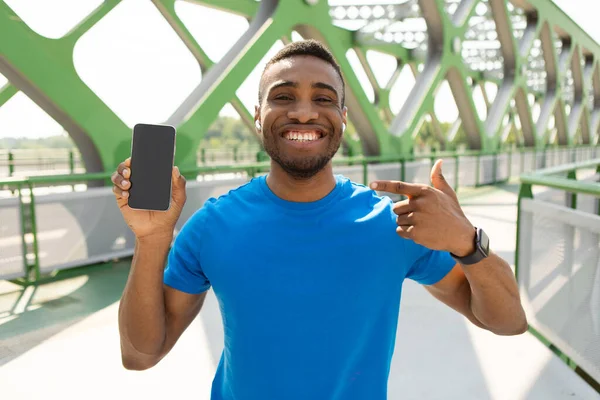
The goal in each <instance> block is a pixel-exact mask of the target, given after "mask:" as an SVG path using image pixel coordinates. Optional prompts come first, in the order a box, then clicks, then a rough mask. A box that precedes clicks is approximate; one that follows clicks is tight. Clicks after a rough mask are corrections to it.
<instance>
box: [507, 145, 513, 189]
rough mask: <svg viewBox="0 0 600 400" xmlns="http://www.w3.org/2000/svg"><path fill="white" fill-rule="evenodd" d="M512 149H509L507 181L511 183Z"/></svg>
mask: <svg viewBox="0 0 600 400" xmlns="http://www.w3.org/2000/svg"><path fill="white" fill-rule="evenodd" d="M511 174H512V148H510V149H508V177H507V180H509V181H510V177H511V176H512V175H511Z"/></svg>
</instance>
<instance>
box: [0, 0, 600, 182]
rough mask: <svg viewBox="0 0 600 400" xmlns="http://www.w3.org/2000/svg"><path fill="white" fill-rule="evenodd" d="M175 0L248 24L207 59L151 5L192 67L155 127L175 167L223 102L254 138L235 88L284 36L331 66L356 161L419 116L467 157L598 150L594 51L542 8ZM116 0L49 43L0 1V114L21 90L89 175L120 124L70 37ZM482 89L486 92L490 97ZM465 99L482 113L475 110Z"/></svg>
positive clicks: (519, 2) (110, 161)
mask: <svg viewBox="0 0 600 400" xmlns="http://www.w3.org/2000/svg"><path fill="white" fill-rule="evenodd" d="M178 1H183V0H178ZM187 2H189V3H196V4H199V5H202V6H206V7H212V8H216V9H219V10H221V11H226V12H230V13H233V14H236V15H239V16H243V17H245V18H246V19H247V20H248V21H249V28H248V30H247V31H246V32H245V33H244V34H243V35H242V36H241V37H240V39H239V40H238V41H237V43H235V45H234V46H233V47H232V48H231V49H229V51H228V52H227V54H226V55H225V56H224V57H222V58H221V59H220V60H218V61H217V62H213V60H211V59H210V58H209V57H208V56H207V54H206V52H205V51H204V50H203V48H202V47H201V46H200V45H199V43H198V41H197V40H195V38H194V36H193V35H192V34H191V33H190V30H188V27H187V26H186V25H185V24H184V22H183V21H182V19H181V18H180V17H181V16H180V15H178V14H177V12H176V0H153V1H152V3H153V5H154V6H155V7H156V8H157V9H158V10H159V11H160V13H161V14H162V16H163V17H164V18H165V20H166V21H167V22H168V24H169V25H170V26H171V27H172V29H173V31H174V32H175V33H176V34H177V35H178V36H179V38H180V39H181V40H182V41H183V43H184V44H185V46H186V47H187V48H188V49H189V51H190V52H191V54H192V55H193V56H194V58H195V59H196V60H197V62H198V64H199V66H200V69H201V71H202V80H201V82H200V84H199V85H198V86H197V87H196V88H195V89H194V90H193V91H191V94H190V95H189V96H188V97H187V98H186V99H185V101H184V102H183V103H182V104H181V105H180V106H179V107H178V108H177V110H176V111H175V112H174V113H173V114H172V115H171V117H170V118H168V120H166V121H164V122H166V123H170V124H172V125H174V126H176V127H177V130H178V139H177V140H178V142H177V149H178V150H177V161H176V162H177V163H178V165H181V166H183V167H191V166H195V165H196V150H197V148H198V145H199V143H200V142H201V140H202V139H203V137H204V134H205V132H206V131H207V130H208V128H209V127H210V126H211V124H212V123H213V122H214V121H215V119H216V118H217V117H218V115H219V112H220V111H221V109H222V108H223V107H224V106H225V105H226V104H228V103H229V104H231V105H232V106H233V107H234V108H235V110H236V111H237V112H238V113H239V114H240V116H241V119H242V120H243V121H244V122H245V123H246V124H247V125H248V127H249V128H250V129H252V130H253V131H254V128H253V123H252V114H251V113H250V111H249V110H248V109H247V108H246V107H245V106H244V105H243V104H242V102H241V100H240V99H239V98H238V97H237V95H236V90H237V89H238V88H239V87H240V85H241V84H242V83H243V82H244V81H245V79H246V78H247V76H248V74H249V73H250V72H251V71H252V70H253V69H254V68H255V67H256V66H257V64H258V63H259V62H260V61H261V59H262V58H263V57H264V56H265V54H266V53H267V52H268V51H269V49H270V48H271V47H272V46H273V45H274V43H276V42H277V41H278V40H282V41H283V42H284V43H288V42H290V41H291V40H292V39H291V37H292V36H291V35H292V32H294V31H295V32H297V33H299V34H300V35H301V36H302V37H303V38H315V39H318V40H321V41H323V42H324V43H326V45H327V46H328V47H329V48H330V49H331V51H332V52H333V54H334V56H335V57H336V58H337V60H338V61H339V63H340V65H341V68H342V72H343V74H344V76H345V79H346V82H347V96H346V97H347V105H348V107H349V119H350V122H351V124H352V127H353V128H354V129H353V131H354V132H356V134H354V135H352V134H348V135H347V138H346V139H347V140H346V144H347V145H349V146H350V148H352V149H355V154H356V153H362V154H363V155H365V156H372V155H384V156H385V155H390V156H393V155H402V154H410V153H411V152H412V151H413V144H414V141H415V138H416V135H418V134H419V131H420V127H421V125H422V124H423V121H426V120H427V121H429V122H430V123H431V126H432V127H433V131H434V135H435V137H436V138H437V140H438V141H439V144H440V148H445V149H451V148H453V144H454V143H455V138H456V134H457V132H459V130H461V129H462V131H464V133H465V134H466V138H467V142H468V146H469V148H471V149H475V150H483V151H494V150H497V149H498V148H499V147H500V146H502V144H503V143H504V142H505V140H506V138H507V136H508V133H509V132H510V130H511V129H516V130H517V132H518V133H519V134H518V136H519V137H518V142H519V144H520V145H522V146H526V147H533V148H543V147H547V146H548V145H575V144H598V137H599V134H598V131H599V127H600V66H599V60H600V47H599V46H598V44H597V43H596V42H594V41H593V40H592V38H591V37H590V36H589V35H587V34H586V33H585V32H584V31H583V30H582V29H581V28H580V27H579V26H577V25H576V24H575V23H574V22H573V21H572V20H571V19H570V18H569V17H568V16H567V15H565V14H564V13H563V12H562V11H561V10H560V9H559V8H558V7H557V6H555V5H554V4H553V3H552V2H551V1H550V0H528V1H525V0H511V1H510V2H508V3H507V2H506V1H504V0H462V1H460V0H445V1H444V0H406V1H398V2H396V3H397V4H380V5H378V4H365V5H335V4H342V2H338V3H335V4H334V5H330V4H329V3H328V2H327V1H325V0H285V1H283V0H263V1H261V2H257V1H253V0H203V1H201V0H188V1H187ZM119 3H120V1H117V0H105V1H104V2H103V3H102V4H101V5H100V6H99V7H98V8H96V9H95V10H94V11H93V12H92V13H91V14H90V15H88V16H87V17H86V18H85V19H83V21H81V22H80V23H79V24H78V25H77V26H76V27H75V28H74V29H72V30H71V31H70V32H68V33H67V34H66V35H64V36H63V37H61V38H58V39H54V38H47V37H44V36H42V35H40V34H38V33H36V32H35V31H34V30H32V29H31V28H30V27H29V26H28V25H27V24H26V23H25V22H24V21H23V20H22V19H21V18H20V17H19V15H18V14H17V13H16V12H15V11H14V10H13V9H11V8H10V7H9V5H8V4H7V3H6V2H3V1H0V73H2V74H3V75H4V76H5V77H6V78H7V79H8V83H7V84H6V85H5V86H4V87H2V88H0V106H1V105H2V104H4V103H6V102H7V101H8V100H9V99H10V98H11V97H12V96H13V95H15V94H16V93H17V92H18V91H22V92H23V93H24V94H26V95H27V96H28V97H29V98H30V99H32V100H33V101H34V102H35V103H36V104H37V105H38V106H40V107H41V108H42V109H43V110H44V111H46V113H48V114H49V115H50V116H51V117H53V118H54V119H55V120H56V121H57V122H58V123H59V124H60V125H62V126H63V127H64V128H65V130H66V131H67V132H68V133H69V134H70V135H71V137H72V138H73V140H74V142H75V143H76V145H77V146H78V148H79V150H80V152H81V154H82V158H83V160H84V162H85V165H86V168H87V170H88V172H99V171H107V170H112V169H113V168H114V167H115V165H116V164H117V163H118V162H119V161H121V160H122V159H124V158H125V157H127V156H128V155H129V152H130V140H131V129H130V128H129V127H128V126H127V125H126V124H125V123H124V122H123V121H122V120H121V119H120V118H119V117H118V116H117V115H116V114H115V112H113V110H111V108H110V107H109V106H107V104H105V103H104V102H103V101H102V100H101V99H100V97H99V96H98V95H97V94H96V93H95V92H94V91H93V90H92V89H91V88H90V87H88V85H86V83H85V82H84V81H83V80H82V79H81V78H80V76H79V75H78V74H77V72H76V70H75V66H74V62H73V52H74V47H75V46H76V44H77V42H78V41H79V40H80V39H81V37H82V36H83V35H84V34H86V32H88V31H89V30H90V29H92V28H93V27H94V25H95V24H96V23H98V22H99V21H100V20H102V19H103V18H105V17H106V16H107V15H108V14H109V13H111V12H112V11H113V9H114V8H115V7H116V6H117V5H118V4H119ZM365 3H368V1H367V0H365ZM133 23H135V21H133ZM350 52H354V54H355V55H356V57H357V58H358V60H360V63H361V64H362V67H363V69H364V73H365V74H366V76H367V77H368V80H369V82H370V84H371V86H372V88H370V89H372V93H373V96H372V101H371V99H370V98H369V96H368V95H367V91H366V90H365V88H364V87H363V86H362V85H361V82H360V81H359V78H358V76H357V71H356V69H355V68H354V67H353V65H351V63H350V62H349V58H348V57H349V53H350ZM370 52H378V53H384V54H387V55H391V56H393V58H394V59H395V60H396V64H397V65H396V70H395V72H394V73H393V74H391V78H390V79H389V81H388V82H384V83H382V82H380V81H378V80H377V79H376V77H375V75H374V73H373V69H372V66H371V65H370V64H369V59H368V58H369V57H368V55H369V53H370ZM404 68H409V69H410V71H411V73H412V74H414V76H415V84H414V87H412V89H410V90H411V91H410V93H409V94H408V96H407V98H408V100H407V101H406V102H405V103H404V105H403V106H402V107H401V108H400V109H399V110H396V112H393V111H392V107H390V93H391V91H392V90H394V86H395V83H396V82H397V79H398V77H399V75H400V73H401V71H403V69H404ZM446 83H447V84H448V86H449V88H450V89H451V92H452V97H453V99H454V101H455V103H456V107H457V109H458V114H459V118H458V119H457V120H456V121H455V122H454V123H453V125H451V126H450V128H449V129H444V128H443V127H442V125H441V124H440V122H439V121H438V118H437V117H436V113H435V109H434V103H435V99H436V95H437V93H438V91H439V90H440V88H441V87H442V85H445V84H446ZM489 85H493V86H494V87H496V90H495V91H494V92H495V93H494V94H493V96H492V95H491V94H490V93H489V91H488V90H487V87H488V86H489ZM399 90H409V88H399ZM477 99H479V100H477ZM476 101H480V102H483V103H484V104H485V107H484V108H485V111H484V112H483V113H482V112H481V111H478V107H477V106H476Z"/></svg>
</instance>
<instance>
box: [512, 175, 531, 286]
mask: <svg viewBox="0 0 600 400" xmlns="http://www.w3.org/2000/svg"><path fill="white" fill-rule="evenodd" d="M524 198H528V199H532V198H533V191H532V190H531V184H529V183H521V187H520V188H519V198H518V199H517V243H516V244H515V279H516V280H517V282H519V284H521V282H520V279H519V253H520V251H521V225H522V220H523V211H522V210H521V200H523V199H524Z"/></svg>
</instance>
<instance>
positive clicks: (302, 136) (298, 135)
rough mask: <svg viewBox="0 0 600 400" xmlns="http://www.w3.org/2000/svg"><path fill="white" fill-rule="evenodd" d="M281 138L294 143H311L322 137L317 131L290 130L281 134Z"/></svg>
mask: <svg viewBox="0 0 600 400" xmlns="http://www.w3.org/2000/svg"><path fill="white" fill-rule="evenodd" d="M283 137H284V138H285V139H287V140H292V141H296V142H313V141H316V140H319V139H321V138H322V137H323V134H322V133H321V132H318V131H296V130H290V131H287V132H285V133H284V134H283Z"/></svg>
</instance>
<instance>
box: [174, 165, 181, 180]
mask: <svg viewBox="0 0 600 400" xmlns="http://www.w3.org/2000/svg"><path fill="white" fill-rule="evenodd" d="M175 176H176V177H178V178H179V177H180V176H181V172H179V167H175Z"/></svg>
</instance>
